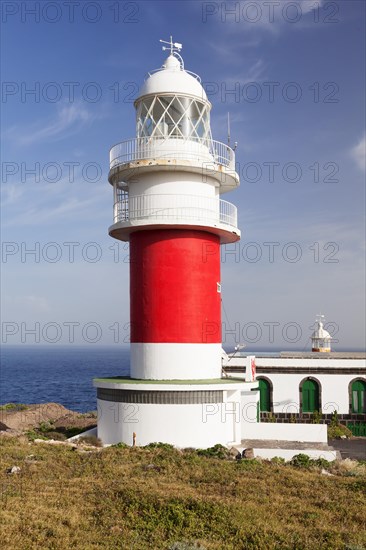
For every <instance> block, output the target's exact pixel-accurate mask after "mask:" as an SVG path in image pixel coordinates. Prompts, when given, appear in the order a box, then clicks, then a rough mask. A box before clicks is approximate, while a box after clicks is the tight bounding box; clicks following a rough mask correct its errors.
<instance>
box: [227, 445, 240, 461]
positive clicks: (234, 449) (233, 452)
mask: <svg viewBox="0 0 366 550" xmlns="http://www.w3.org/2000/svg"><path fill="white" fill-rule="evenodd" d="M238 453H240V451H239V449H238V448H237V447H231V449H229V455H230V456H233V457H234V458H236V455H237V454H238Z"/></svg>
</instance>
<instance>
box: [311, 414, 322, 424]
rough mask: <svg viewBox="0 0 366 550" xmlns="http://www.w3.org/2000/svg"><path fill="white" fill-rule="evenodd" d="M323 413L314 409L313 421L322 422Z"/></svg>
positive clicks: (315, 422)
mask: <svg viewBox="0 0 366 550" xmlns="http://www.w3.org/2000/svg"><path fill="white" fill-rule="evenodd" d="M322 416H323V415H322V413H321V412H320V411H314V412H313V414H312V419H311V421H312V423H313V424H320V421H321V419H322Z"/></svg>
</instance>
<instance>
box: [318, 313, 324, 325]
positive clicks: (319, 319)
mask: <svg viewBox="0 0 366 550" xmlns="http://www.w3.org/2000/svg"><path fill="white" fill-rule="evenodd" d="M324 319H325V317H324V315H323V314H322V313H318V315H317V316H316V320H317V322H318V323H323V321H324Z"/></svg>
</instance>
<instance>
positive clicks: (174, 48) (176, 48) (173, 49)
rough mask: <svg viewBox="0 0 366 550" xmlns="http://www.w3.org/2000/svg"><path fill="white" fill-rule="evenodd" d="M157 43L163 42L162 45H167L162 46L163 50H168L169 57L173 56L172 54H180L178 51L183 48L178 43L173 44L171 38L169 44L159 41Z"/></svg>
mask: <svg viewBox="0 0 366 550" xmlns="http://www.w3.org/2000/svg"><path fill="white" fill-rule="evenodd" d="M159 42H163V44H169V47H167V46H163V47H162V48H163V50H170V55H173V53H174V52H180V50H181V49H182V48H183V46H182V44H179V42H173V37H172V36H171V37H170V42H167V41H166V40H159Z"/></svg>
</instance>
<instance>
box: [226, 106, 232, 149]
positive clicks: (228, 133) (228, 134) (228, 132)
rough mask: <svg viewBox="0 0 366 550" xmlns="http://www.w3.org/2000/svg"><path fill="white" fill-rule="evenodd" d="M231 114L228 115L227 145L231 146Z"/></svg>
mask: <svg viewBox="0 0 366 550" xmlns="http://www.w3.org/2000/svg"><path fill="white" fill-rule="evenodd" d="M230 138H231V136H230V113H228V114H227V144H228V145H229V146H230Z"/></svg>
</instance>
